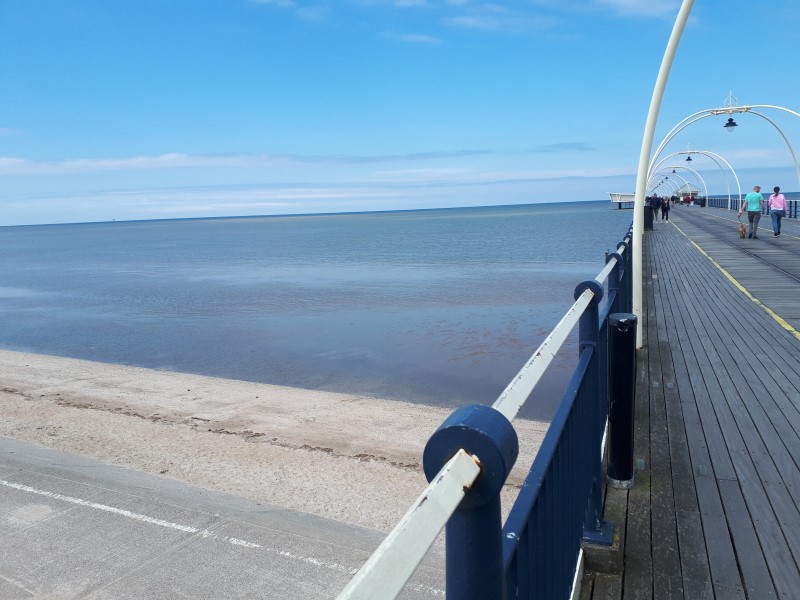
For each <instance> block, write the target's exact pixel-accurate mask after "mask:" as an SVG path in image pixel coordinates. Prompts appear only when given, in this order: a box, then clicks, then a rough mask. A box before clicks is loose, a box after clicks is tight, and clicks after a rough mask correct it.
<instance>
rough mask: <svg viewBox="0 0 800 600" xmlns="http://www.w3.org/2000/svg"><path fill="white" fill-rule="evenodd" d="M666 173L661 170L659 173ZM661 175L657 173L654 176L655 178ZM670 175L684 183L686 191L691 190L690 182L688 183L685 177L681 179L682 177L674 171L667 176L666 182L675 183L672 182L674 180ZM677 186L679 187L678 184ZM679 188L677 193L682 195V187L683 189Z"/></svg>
mask: <svg viewBox="0 0 800 600" xmlns="http://www.w3.org/2000/svg"><path fill="white" fill-rule="evenodd" d="M664 172H665V171H664V170H661V171H659V173H664ZM659 173H656V174H654V177H655V175H658V174H659ZM670 175H671V176H672V177H676V178H678V179H680V180H681V181H682V182H683V185H685V186H686V189H687V190H691V186H690V185H689V182H688V181H686V180H685V179H684V178H683V177H681V176H680V175H678V174H677V173H675V172H674V169H673V172H672V173H669V175H667V176H666V177H664V179H666V180H667V181H669V182H670V183H675V182H674V181H672V180H671V179H670V178H669V177H670ZM676 185H677V184H676ZM677 187H678V189H677V190H676V191H677V192H678V194H679V195H680V192H681V187H682V186H677Z"/></svg>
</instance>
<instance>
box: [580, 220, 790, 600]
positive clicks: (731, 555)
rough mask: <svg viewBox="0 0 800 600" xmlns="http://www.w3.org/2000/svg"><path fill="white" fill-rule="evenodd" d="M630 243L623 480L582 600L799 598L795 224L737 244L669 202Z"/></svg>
mask: <svg viewBox="0 0 800 600" xmlns="http://www.w3.org/2000/svg"><path fill="white" fill-rule="evenodd" d="M671 218H672V221H673V222H672V223H671V224H670V223H665V222H661V221H658V222H657V223H656V224H655V227H654V231H647V232H645V245H644V277H643V278H644V285H645V296H644V307H643V312H644V313H645V314H644V315H643V317H642V323H641V325H642V326H643V327H644V339H645V348H644V349H643V350H642V351H640V352H639V354H638V375H639V377H638V381H637V390H636V394H637V396H636V402H637V406H636V423H635V430H636V431H635V467H636V472H635V484H634V487H633V488H632V489H631V490H629V491H624V490H614V489H611V488H609V489H608V490H607V503H606V517H607V518H608V519H609V520H612V521H614V522H616V524H617V525H618V526H619V527H620V529H619V531H620V532H621V533H622V534H623V536H622V544H623V548H624V554H623V557H624V561H623V563H622V571H621V573H611V574H605V573H599V572H592V571H588V570H587V571H586V572H585V575H584V578H583V585H582V590H581V596H580V597H581V600H590V599H592V600H612V599H613V600H619V599H622V600H634V599H637V600H638V599H642V600H644V599H651V598H653V599H665V600H666V599H686V600H696V599H706V598H709V599H711V598H714V599H717V600H736V599H742V600H745V599H746V600H761V599H770V598H784V599H798V598H800V567H799V566H800V437H798V432H799V431H800V334H798V333H797V331H798V330H800V223H798V221H797V220H787V219H784V221H783V232H782V235H781V236H780V237H777V238H775V237H773V233H772V229H771V223H770V219H769V217H766V216H765V217H762V219H761V223H760V227H759V235H758V237H759V239H757V240H751V239H747V238H745V239H740V238H739V236H738V233H737V231H736V225H737V224H738V221H737V217H736V213H735V212H728V211H724V210H720V209H713V208H706V209H703V208H699V207H686V206H676V207H675V208H674V209H673V210H672V211H671Z"/></svg>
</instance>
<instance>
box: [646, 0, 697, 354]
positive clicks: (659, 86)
mask: <svg viewBox="0 0 800 600" xmlns="http://www.w3.org/2000/svg"><path fill="white" fill-rule="evenodd" d="M692 6H694V0H683V2H682V3H681V9H680V10H679V11H678V17H677V18H676V19H675V25H673V27H672V33H671V34H670V36H669V41H668V42H667V48H666V50H665V51H664V58H662V59H661V67H660V68H659V70H658V77H657V78H656V84H655V87H654V88H653V96H652V98H651V99H650V109H649V110H648V112H647V121H646V123H645V127H644V134H643V136H642V149H641V151H640V152H639V168H638V170H637V174H636V194H635V195H634V197H633V254H632V262H633V273H632V275H633V277H632V279H633V281H632V284H633V312H634V313H635V314H636V315H637V316H638V317H639V319H640V321H639V322H640V323H641V318H642V242H643V234H644V196H645V189H646V188H647V173H648V171H649V169H648V166H649V163H650V161H649V158H650V152H651V151H652V150H653V138H654V137H655V130H656V122H657V121H658V111H659V109H660V108H661V100H662V99H663V98H664V89H665V88H666V86H667V79H668V78H669V71H670V69H671V68H672V61H673V60H674V59H675V53H676V52H677V50H678V43H679V42H680V41H681V35H683V30H684V28H685V27H686V21H687V20H688V19H689V13H690V12H691V11H692ZM643 339H644V336H643V335H642V327H637V328H636V347H637V348H641V347H642V340H643Z"/></svg>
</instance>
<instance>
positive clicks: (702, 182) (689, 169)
mask: <svg viewBox="0 0 800 600" xmlns="http://www.w3.org/2000/svg"><path fill="white" fill-rule="evenodd" d="M667 168H670V167H667ZM671 168H673V169H686V170H687V171H689V172H690V173H692V174H693V175H694V176H695V177H697V180H698V181H699V182H700V183H701V184H702V186H703V191H705V193H706V198H708V186H707V185H706V182H705V180H704V179H703V178H702V177H701V176H700V173H698V172H697V171H695V170H694V169H692V168H691V167H684V166H683V165H675V166H674V167H671ZM723 175H725V172H724V171H723ZM727 180H728V176H727V175H725V181H726V183H727ZM730 189H731V188H730V186H728V197H729V198H730Z"/></svg>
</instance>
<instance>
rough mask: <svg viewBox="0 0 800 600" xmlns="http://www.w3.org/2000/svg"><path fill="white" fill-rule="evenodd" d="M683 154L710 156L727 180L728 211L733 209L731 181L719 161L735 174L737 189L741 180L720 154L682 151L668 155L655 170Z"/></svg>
mask: <svg viewBox="0 0 800 600" xmlns="http://www.w3.org/2000/svg"><path fill="white" fill-rule="evenodd" d="M683 154H702V155H703V156H708V157H709V158H710V159H711V160H713V161H714V163H715V164H716V165H717V167H718V168H719V170H720V171H722V176H723V177H724V178H725V185H726V186H727V188H728V210H730V209H731V184H730V181H729V180H728V176H727V174H726V173H725V169H723V168H722V165H721V164H719V161H720V160H721V161H723V162H724V163H725V165H726V166H727V167H728V169H730V171H731V173H733V177H734V179H736V185H737V187H739V178H738V177H737V176H736V171H734V170H733V167H732V166H731V164H730V163H729V162H728V161H727V160H725V159H724V158H722V157H721V156H720V155H719V154H715V153H714V152H710V151H709V150H681V151H680V152H673V153H672V154H667V155H666V156H665V157H664V158H662V159H661V160H660V161H659V162H658V164H657V165H656V166H655V169H654V170H658V169H659V168H660V167H661V165H663V164H664V163H665V162H667V161H668V160H669V159H670V158H672V157H673V156H681V155H683ZM715 157H716V158H715ZM717 159H719V160H717ZM683 168H685V169H688V167H683ZM706 197H708V189H706ZM741 198H742V189H741V187H739V200H740V201H741Z"/></svg>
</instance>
